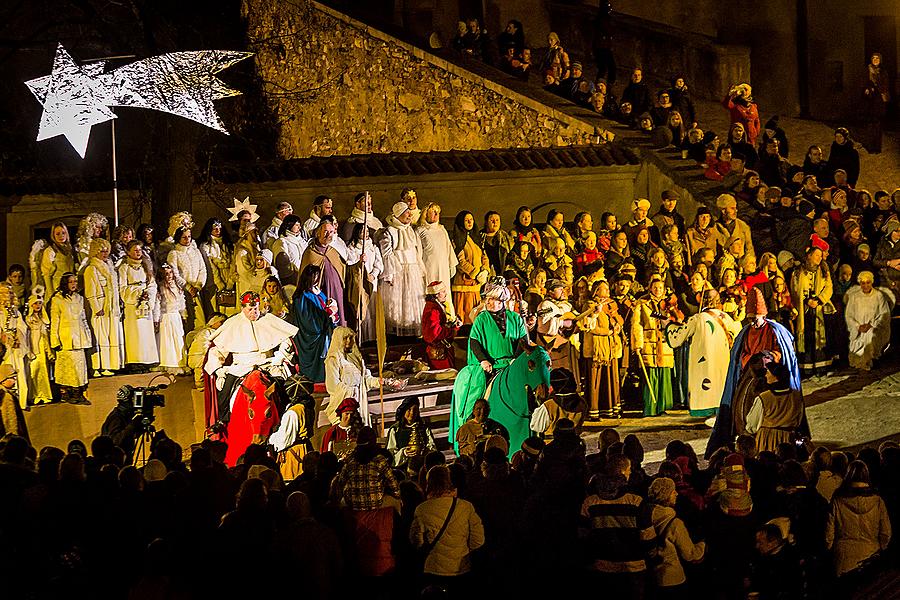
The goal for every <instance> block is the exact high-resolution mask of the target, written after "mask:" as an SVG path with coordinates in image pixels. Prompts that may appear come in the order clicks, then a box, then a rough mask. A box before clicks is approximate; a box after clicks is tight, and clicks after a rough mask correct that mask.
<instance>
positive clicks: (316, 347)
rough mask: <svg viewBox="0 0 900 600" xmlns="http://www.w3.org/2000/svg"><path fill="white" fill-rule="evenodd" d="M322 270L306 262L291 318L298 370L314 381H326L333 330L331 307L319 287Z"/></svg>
mask: <svg viewBox="0 0 900 600" xmlns="http://www.w3.org/2000/svg"><path fill="white" fill-rule="evenodd" d="M320 275H321V269H320V268H319V267H318V266H316V265H306V268H304V269H303V272H302V273H300V281H299V284H298V285H297V291H296V292H294V320H295V322H296V323H297V325H298V326H299V327H298V329H299V330H298V331H297V335H296V336H294V341H295V342H296V344H297V348H298V349H299V357H298V358H299V363H300V372H301V373H302V374H303V375H306V376H307V377H308V378H309V379H310V380H312V381H313V382H315V383H320V382H322V381H325V355H326V354H327V353H328V346H329V344H331V333H332V331H333V330H334V325H335V323H334V314H335V313H334V309H333V307H332V306H330V301H329V299H328V298H327V297H326V296H325V294H324V293H323V292H322V290H321V289H319V277H320Z"/></svg>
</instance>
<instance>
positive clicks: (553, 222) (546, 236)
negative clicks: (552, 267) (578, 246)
mask: <svg viewBox="0 0 900 600" xmlns="http://www.w3.org/2000/svg"><path fill="white" fill-rule="evenodd" d="M565 224H566V216H565V215H564V214H563V213H562V211H559V210H556V209H555V208H554V209H551V210H550V212H549V213H547V224H546V225H544V228H543V229H542V230H541V236H542V237H543V242H544V250H545V251H546V252H551V251H552V250H553V247H554V245H555V243H556V242H555V240H557V239H561V240H562V241H563V242H564V243H565V245H566V252H567V253H571V254H574V253H575V240H573V239H572V236H571V235H569V232H568V231H567V230H566V228H565Z"/></svg>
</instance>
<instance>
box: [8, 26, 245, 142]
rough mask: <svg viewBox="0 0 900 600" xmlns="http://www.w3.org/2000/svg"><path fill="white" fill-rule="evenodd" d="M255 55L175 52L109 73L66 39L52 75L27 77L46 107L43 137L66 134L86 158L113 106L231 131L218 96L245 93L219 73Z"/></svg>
mask: <svg viewBox="0 0 900 600" xmlns="http://www.w3.org/2000/svg"><path fill="white" fill-rule="evenodd" d="M249 56H252V54H250V53H247V52H232V51H228V50H202V51H198V52H172V53H170V54H163V55H161V56H154V57H151V58H147V59H144V60H139V61H137V62H133V63H131V64H128V65H125V66H123V67H119V68H118V69H114V70H112V71H110V72H108V73H104V72H103V69H104V66H105V63H103V62H96V63H91V64H88V65H84V66H79V65H78V64H76V63H75V61H74V60H73V59H72V57H71V56H70V55H69V53H68V52H66V50H65V48H63V47H62V44H60V45H58V46H57V49H56V56H55V58H54V60H53V70H52V72H51V74H50V75H48V76H45V77H38V78H36V79H32V80H30V81H26V82H25V85H27V86H28V88H29V89H30V90H31V93H32V94H34V96H35V98H37V99H38V101H39V102H40V103H41V104H42V105H43V107H44V112H43V114H42V115H41V124H40V127H39V128H38V137H37V139H38V141H41V140H45V139H47V138H51V137H54V136H57V135H63V136H65V137H66V139H67V140H68V141H69V143H70V144H72V147H73V148H75V150H76V151H77V152H78V154H79V155H81V157H82V158H84V154H85V151H86V150H87V143H88V138H89V137H90V133H91V127H93V126H94V125H97V124H99V123H104V122H106V121H109V120H110V119H115V118H116V115H115V113H113V112H112V110H111V108H112V107H113V106H131V107H136V108H150V109H153V110H159V111H162V112H168V113H171V114H174V115H178V116H181V117H184V118H186V119H191V120H193V121H196V122H197V123H200V124H201V125H205V126H207V127H211V128H212V129H216V130H218V131H221V132H223V133H225V134H227V133H228V132H227V131H226V130H225V126H224V125H223V124H222V121H221V120H220V119H219V116H218V115H217V114H216V111H215V107H214V106H213V101H214V100H218V99H220V98H226V97H228V96H236V95H238V94H240V92H239V91H238V90H234V89H232V88H229V87H228V86H227V85H225V83H223V82H222V81H221V80H220V79H219V78H217V77H216V76H215V74H216V73H218V72H219V71H222V70H223V69H226V68H228V67H230V66H231V65H233V64H235V63H237V62H239V61H242V60H244V59H245V58H248V57H249Z"/></svg>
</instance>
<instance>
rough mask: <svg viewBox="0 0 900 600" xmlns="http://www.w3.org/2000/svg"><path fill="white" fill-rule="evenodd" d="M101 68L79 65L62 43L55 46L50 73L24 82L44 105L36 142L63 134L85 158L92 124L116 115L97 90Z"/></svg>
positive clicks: (103, 121) (113, 117) (97, 65)
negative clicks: (97, 78) (97, 77)
mask: <svg viewBox="0 0 900 600" xmlns="http://www.w3.org/2000/svg"><path fill="white" fill-rule="evenodd" d="M102 70H103V64H102V63H100V64H94V65H90V67H80V66H78V65H77V64H75V61H74V60H73V59H72V57H71V56H70V55H69V53H68V52H66V50H65V48H63V47H62V45H59V46H57V48H56V57H55V58H54V59H53V72H52V73H51V74H50V76H49V77H41V78H39V79H34V80H32V81H28V82H26V85H28V87H29V88H30V89H31V91H32V93H33V94H34V95H35V96H36V97H37V99H38V100H40V101H41V102H42V103H43V105H44V112H43V114H42V115H41V124H40V126H39V127H38V136H37V140H38V141H41V140H46V139H48V138H52V137H55V136H57V135H63V136H65V137H66V139H67V140H68V141H69V143H70V144H71V145H72V147H73V148H74V149H75V151H76V152H78V154H79V155H80V156H81V158H84V154H85V152H86V151H87V145H88V138H90V135H91V127H93V126H94V125H98V124H100V123H105V122H106V121H109V120H110V119H115V118H116V115H115V113H113V112H112V110H110V109H109V107H108V106H107V105H106V104H105V103H104V102H103V96H102V94H98V93H97V89H96V82H97V80H96V79H95V76H96V75H97V74H99V72H102Z"/></svg>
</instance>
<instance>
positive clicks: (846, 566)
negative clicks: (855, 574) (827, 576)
mask: <svg viewBox="0 0 900 600" xmlns="http://www.w3.org/2000/svg"><path fill="white" fill-rule="evenodd" d="M890 541H891V521H890V519H889V518H888V512H887V507H886V506H885V505H884V500H882V499H881V497H880V496H878V495H877V494H876V493H875V492H874V491H872V489H871V488H869V487H868V486H862V487H857V488H853V489H852V490H851V492H850V493H849V494H843V495H842V494H835V496H834V499H833V500H832V501H831V510H830V511H829V513H828V520H827V521H826V523H825V546H826V547H827V548H828V549H829V550H831V551H832V552H833V557H834V570H835V574H836V575H842V574H844V573H846V572H847V571H851V570H853V569H855V568H856V567H857V566H858V565H859V563H860V561H863V560H865V559H867V558H869V557H870V556H872V555H873V554H875V553H876V552H878V551H880V550H884V549H885V548H887V545H888V543H889V542H890Z"/></svg>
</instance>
